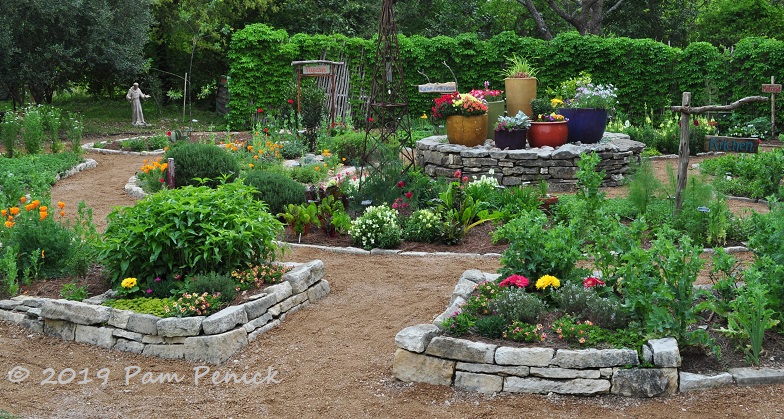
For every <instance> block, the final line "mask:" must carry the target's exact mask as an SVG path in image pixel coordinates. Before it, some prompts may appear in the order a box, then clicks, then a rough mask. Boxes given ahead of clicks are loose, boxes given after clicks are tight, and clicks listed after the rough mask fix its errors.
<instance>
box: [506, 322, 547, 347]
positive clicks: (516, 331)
mask: <svg viewBox="0 0 784 419" xmlns="http://www.w3.org/2000/svg"><path fill="white" fill-rule="evenodd" d="M503 336H504V339H511V340H516V341H519V342H532V343H535V342H541V341H543V340H545V339H547V333H544V326H542V325H541V324H537V325H536V326H534V325H533V324H528V323H523V322H519V321H514V322H512V324H510V325H509V327H507V329H506V331H505V332H504V334H503Z"/></svg>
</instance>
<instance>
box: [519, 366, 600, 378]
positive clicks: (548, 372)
mask: <svg viewBox="0 0 784 419" xmlns="http://www.w3.org/2000/svg"><path fill="white" fill-rule="evenodd" d="M528 374H529V375H530V376H532V377H541V378H558V379H570V378H591V379H596V378H600V377H601V375H600V374H599V370H570V369H566V368H557V367H552V368H541V367H531V370H530V371H529V373H528Z"/></svg>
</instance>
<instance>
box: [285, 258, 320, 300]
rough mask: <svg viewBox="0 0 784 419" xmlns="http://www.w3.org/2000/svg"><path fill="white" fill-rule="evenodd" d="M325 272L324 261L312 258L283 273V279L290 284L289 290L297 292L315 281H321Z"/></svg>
mask: <svg viewBox="0 0 784 419" xmlns="http://www.w3.org/2000/svg"><path fill="white" fill-rule="evenodd" d="M326 273H327V271H326V269H325V268H324V262H322V261H320V260H312V261H310V262H307V263H303V264H301V265H299V266H297V267H295V268H294V269H292V270H290V271H288V272H286V273H285V274H283V281H285V282H288V283H289V284H291V292H292V293H293V294H299V293H301V292H305V290H307V289H308V288H310V286H311V285H313V284H315V283H316V282H318V281H321V279H322V278H324V275H326Z"/></svg>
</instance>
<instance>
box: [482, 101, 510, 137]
mask: <svg viewBox="0 0 784 419" xmlns="http://www.w3.org/2000/svg"><path fill="white" fill-rule="evenodd" d="M504 111H506V102H504V101H503V100H499V101H495V102H487V138H490V139H492V140H494V139H495V124H496V123H497V122H498V117H499V116H503V115H504Z"/></svg>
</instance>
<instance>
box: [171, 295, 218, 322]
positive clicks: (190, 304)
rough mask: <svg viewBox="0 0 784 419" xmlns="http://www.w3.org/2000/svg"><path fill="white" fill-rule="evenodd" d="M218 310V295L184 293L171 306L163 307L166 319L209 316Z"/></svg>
mask: <svg viewBox="0 0 784 419" xmlns="http://www.w3.org/2000/svg"><path fill="white" fill-rule="evenodd" d="M218 309H220V293H216V294H210V293H207V292H205V293H202V294H191V293H185V294H183V295H182V297H180V298H178V299H177V301H175V302H174V303H172V305H171V306H169V305H165V306H164V307H163V311H164V312H165V315H166V316H167V317H175V316H176V317H189V316H209V315H210V314H212V313H214V312H216V311H218Z"/></svg>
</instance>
